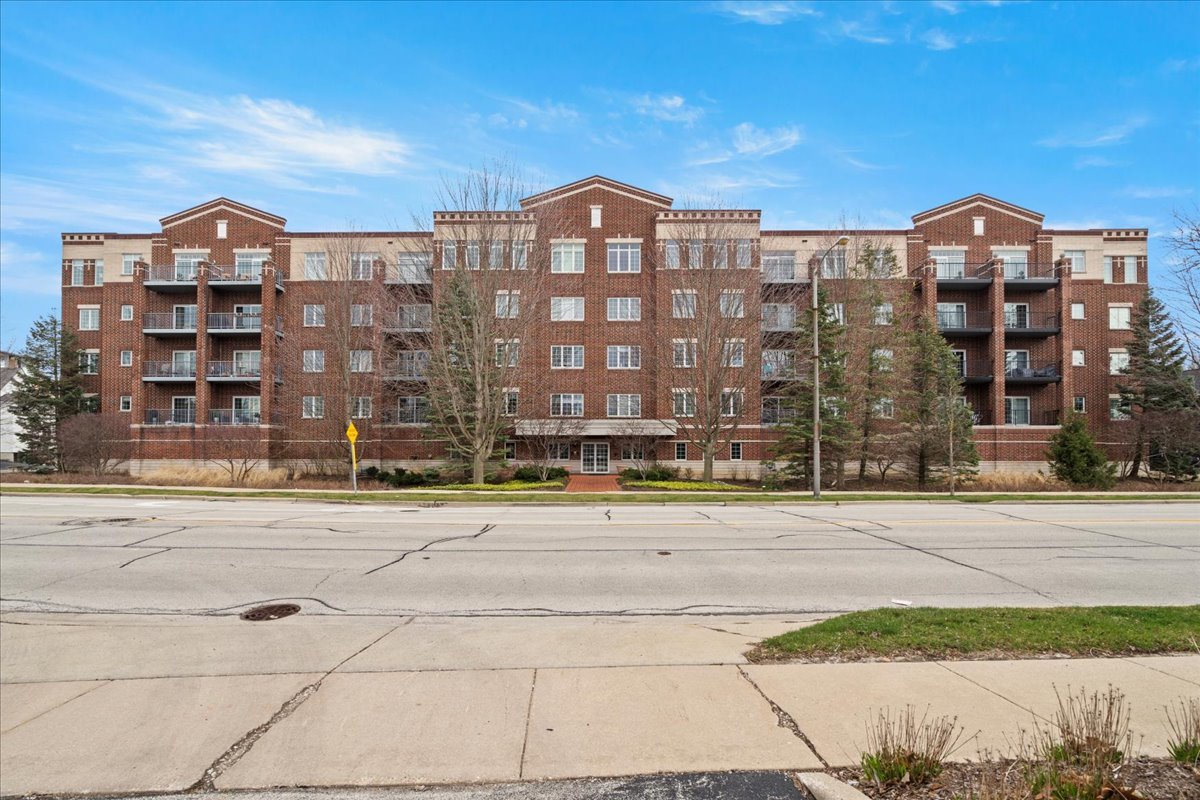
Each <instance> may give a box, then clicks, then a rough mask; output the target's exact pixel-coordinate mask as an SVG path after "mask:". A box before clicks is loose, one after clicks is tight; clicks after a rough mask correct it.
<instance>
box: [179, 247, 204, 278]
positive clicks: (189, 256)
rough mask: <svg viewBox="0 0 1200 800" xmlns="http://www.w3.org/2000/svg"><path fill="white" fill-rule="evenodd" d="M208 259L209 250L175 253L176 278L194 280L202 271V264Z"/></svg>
mask: <svg viewBox="0 0 1200 800" xmlns="http://www.w3.org/2000/svg"><path fill="white" fill-rule="evenodd" d="M207 260H208V251H207V250H204V251H201V252H196V253H176V254H175V280H177V281H194V280H196V276H197V275H198V274H199V272H200V265H201V264H202V263H204V262H205V261H207Z"/></svg>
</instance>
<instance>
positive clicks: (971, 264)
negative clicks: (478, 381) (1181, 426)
mask: <svg viewBox="0 0 1200 800" xmlns="http://www.w3.org/2000/svg"><path fill="white" fill-rule="evenodd" d="M521 206H522V208H521V211H520V212H514V214H513V215H512V218H514V219H518V220H525V221H528V222H530V226H529V230H530V233H529V234H528V235H529V236H530V237H531V239H530V242H529V243H528V244H529V245H532V244H534V243H535V242H536V240H537V238H538V237H539V236H541V237H542V238H543V239H545V238H547V237H550V238H551V240H550V241H546V242H541V243H540V244H542V245H544V247H532V248H529V249H527V244H526V243H521V244H518V245H515V246H514V245H513V244H512V243H511V242H510V243H507V244H495V245H492V246H491V247H488V246H485V247H484V250H485V251H487V252H483V253H481V252H480V245H479V242H473V241H471V240H470V238H469V237H470V234H469V233H468V234H466V237H468V238H466V240H464V239H463V236H464V235H463V234H462V233H461V231H463V230H468V231H469V230H470V224H472V223H471V219H472V215H471V214H469V213H464V212H438V213H437V214H435V215H434V218H433V220H432V225H431V229H430V230H429V231H427V232H420V231H390V232H366V233H363V232H324V233H318V232H297V231H288V230H286V228H285V223H286V220H285V219H284V218H283V217H279V216H276V215H274V214H271V213H268V212H265V211H261V210H259V209H256V208H252V207H249V206H246V205H243V204H241V203H237V202H234V201H232V200H228V199H225V198H218V199H216V200H212V201H210V202H207V203H204V204H202V205H199V206H196V207H194V208H190V209H187V210H185V211H180V212H178V213H175V214H171V215H170V216H167V217H164V218H162V220H161V221H160V222H161V230H160V231H157V232H153V233H64V234H63V235H62V244H63V253H62V259H63V261H62V264H63V296H62V304H63V305H62V308H63V314H64V317H65V319H66V320H67V322H68V324H73V325H75V326H76V328H77V330H78V333H79V339H80V344H81V347H82V348H83V349H84V351H85V354H84V357H83V363H84V365H85V369H84V371H85V373H86V377H85V385H86V390H87V391H88V392H89V393H90V394H91V395H93V396H94V397H95V403H96V404H97V407H98V409H99V410H101V411H103V412H111V413H118V414H125V415H128V419H129V423H130V430H131V437H132V439H133V441H134V443H135V448H134V459H133V461H132V463H131V468H132V470H133V471H135V472H138V471H146V470H150V469H154V468H157V467H160V466H163V465H168V464H180V465H199V464H202V463H205V461H206V459H208V458H210V454H209V453H208V449H211V447H212V446H213V444H212V443H213V442H214V441H215V440H216V438H217V437H219V436H221V435H223V434H225V433H226V432H228V431H229V430H231V429H234V428H236V429H238V430H239V431H242V432H246V431H256V432H257V435H255V436H252V437H250V438H249V439H247V440H246V442H247V444H246V445H245V446H251V447H257V448H260V450H261V452H262V454H263V455H264V457H265V458H267V459H274V458H280V457H284V456H283V454H286V457H287V458H297V457H303V451H304V443H305V442H307V441H315V440H316V439H318V438H320V437H322V436H325V435H327V434H325V433H317V432H316V431H317V427H318V426H321V425H323V426H324V427H325V428H329V424H330V422H332V424H333V425H334V426H335V427H336V429H337V430H340V429H342V428H344V426H345V423H346V422H348V421H349V420H345V419H342V418H341V417H343V416H346V415H344V414H343V413H342V412H341V411H340V410H335V409H338V404H337V403H335V402H333V398H331V397H329V395H332V394H336V393H337V392H338V391H339V390H338V389H337V388H336V387H334V386H333V385H332V383H331V381H332V380H333V378H332V377H331V376H330V373H332V372H334V371H335V370H333V369H332V368H330V369H326V367H327V366H330V367H331V366H332V365H326V364H325V360H326V355H325V351H324V350H322V349H321V343H320V338H319V334H320V328H321V326H322V325H323V324H324V322H325V313H326V311H325V306H324V305H323V304H322V300H323V298H325V297H327V296H328V295H329V293H330V292H331V291H332V289H331V286H330V281H329V275H328V273H327V271H326V259H327V256H328V255H329V254H330V253H332V252H333V251H334V250H336V249H337V248H339V247H340V248H345V247H346V246H347V243H348V242H352V243H353V245H352V246H353V247H354V248H355V250H356V252H355V253H354V254H353V256H352V264H351V272H352V274H351V276H350V277H351V278H352V279H354V280H355V281H359V282H361V284H362V286H363V287H364V288H365V287H368V286H369V287H370V289H371V291H372V292H375V293H376V294H373V295H372V296H373V297H379V298H386V297H388V296H389V293H394V297H395V298H396V299H395V303H394V305H392V306H391V307H390V308H386V309H379V310H374V309H372V308H364V309H360V307H358V306H355V315H356V320H355V322H354V324H355V325H356V326H361V327H364V328H368V329H370V330H372V331H375V332H376V339H375V341H378V342H389V343H390V344H389V347H390V349H389V355H388V356H387V359H386V361H387V363H386V364H385V363H384V358H382V357H380V355H375V356H373V355H371V354H368V353H367V352H364V351H362V350H356V351H355V355H354V357H353V360H355V362H356V363H355V365H354V369H353V372H355V373H358V379H359V380H360V381H363V380H364V379H365V380H366V381H367V382H366V383H361V382H360V383H359V384H358V385H359V386H362V387H364V388H359V389H356V390H355V392H356V394H355V397H354V398H353V401H352V403H351V405H350V413H349V414H348V416H350V417H352V418H353V421H354V423H355V425H356V427H357V428H358V429H359V431H360V439H359V452H360V460H361V461H362V462H363V463H364V464H380V465H382V466H387V467H391V466H413V465H427V464H435V463H438V462H440V461H441V460H442V459H444V458H445V455H446V449H445V447H444V445H443V444H442V443H439V442H437V441H434V440H433V439H431V438H430V437H429V436H428V435H427V434H428V431H427V426H426V425H424V424H423V419H424V417H425V414H426V403H425V401H424V400H423V398H422V394H423V393H424V383H423V363H424V361H425V359H426V358H427V357H426V356H425V351H424V350H423V349H422V347H423V346H424V347H428V345H422V344H421V341H422V336H423V335H425V334H427V333H428V330H429V329H430V327H431V326H432V324H433V322H432V302H433V298H434V297H435V295H436V292H437V291H438V290H439V289H438V287H439V285H440V284H441V282H442V281H444V276H445V275H446V274H448V273H447V269H449V268H451V267H452V266H454V265H455V264H457V265H458V266H460V267H462V266H464V265H466V266H467V267H469V268H478V267H479V266H480V263H481V261H482V262H484V268H487V267H492V266H495V267H499V268H505V269H512V268H514V267H518V268H519V267H525V268H527V269H528V270H529V271H530V273H531V274H536V275H537V276H538V277H539V283H541V285H543V286H544V288H545V291H546V294H547V297H548V299H551V301H552V302H551V303H548V304H546V306H545V307H541V308H540V309H539V312H538V316H539V319H523V320H522V325H523V327H524V329H525V331H526V332H527V333H526V334H525V335H524V336H525V338H524V341H523V342H522V356H521V357H522V358H532V359H534V361H533V362H531V363H532V364H533V365H534V368H535V369H537V370H538V371H539V373H538V374H540V375H541V376H543V377H544V380H540V381H538V386H537V388H536V389H528V388H527V389H525V390H524V391H523V392H522V393H521V394H520V399H519V401H518V400H517V399H516V397H517V395H516V392H517V391H518V390H521V389H522V387H514V388H513V391H514V403H517V402H520V403H521V404H523V412H524V413H523V415H522V417H523V418H526V417H529V416H530V415H531V414H532V416H533V417H537V416H539V415H541V411H540V410H539V409H544V411H545V415H544V416H547V417H549V416H550V415H551V414H553V415H555V416H562V415H568V416H577V417H578V418H579V427H578V428H577V430H576V432H575V434H574V436H573V438H572V441H570V442H566V443H563V445H562V446H561V448H559V449H560V452H558V453H557V455H558V457H559V459H558V460H559V461H560V463H562V464H563V465H564V466H567V467H568V468H570V469H572V470H573V471H585V472H607V471H615V470H617V469H619V468H621V467H622V466H623V464H622V455H623V454H622V453H621V452H619V449H618V448H617V447H615V446H614V444H613V435H614V432H615V431H616V430H617V426H618V425H626V426H627V425H628V424H629V421H630V420H631V419H632V420H640V422H638V423H637V424H640V425H642V426H643V427H644V431H645V432H646V433H648V434H652V435H653V436H654V437H656V442H657V444H656V453H657V456H658V457H659V458H660V459H661V460H664V461H674V462H677V463H678V464H680V465H682V466H690V467H692V468H693V469H696V470H697V471H698V468H699V463H700V454H699V452H698V451H697V449H696V447H695V445H694V444H689V443H688V441H687V437H685V436H683V435H681V432H680V426H679V417H678V416H677V415H678V414H686V413H687V411H688V408H687V407H686V406H687V403H686V401H683V400H681V398H680V397H679V396H678V395H679V389H678V388H677V387H678V385H679V381H678V380H677V379H676V378H675V377H674V376H675V375H677V374H678V373H677V372H676V370H678V369H679V368H680V367H683V368H686V364H682V365H681V364H680V363H679V359H680V357H681V356H680V354H679V350H678V347H677V343H678V339H676V338H673V333H672V330H673V329H672V319H673V317H675V316H677V313H673V309H672V307H673V304H675V303H677V302H678V298H677V297H676V296H675V295H677V294H678V293H679V290H678V289H674V290H673V289H672V288H671V287H672V286H673V285H675V284H673V283H672V277H671V274H670V271H671V270H672V269H674V268H677V267H678V266H679V261H680V259H682V260H683V261H684V262H685V263H686V261H687V259H688V257H689V255H690V254H689V247H690V246H691V239H689V234H688V233H687V231H688V230H689V228H688V226H689V225H690V224H692V223H693V222H695V221H697V220H701V221H705V222H711V221H713V220H717V221H719V223H720V225H721V226H722V228H721V230H722V231H723V233H722V234H721V237H722V238H721V240H720V243H719V247H718V248H717V250H716V251H715V252H718V253H719V255H717V256H712V257H713V258H716V259H717V260H718V261H719V264H718V265H719V266H722V267H727V268H729V269H730V270H732V271H738V270H740V274H742V275H745V276H747V277H746V280H747V281H748V283H747V285H748V286H749V287H751V288H750V291H747V292H745V293H744V299H742V300H740V301H739V311H740V313H742V314H744V315H746V316H747V317H749V318H751V319H752V320H753V321H754V322H755V323H758V324H756V325H754V327H755V329H756V330H755V332H754V335H752V336H750V337H748V338H747V339H746V340H745V342H744V345H743V346H741V347H739V351H738V363H739V364H741V365H742V367H741V368H742V369H745V370H748V371H750V372H748V373H747V374H748V375H750V376H752V379H751V380H747V381H745V383H744V385H743V386H742V387H741V388H740V389H739V391H738V393H737V394H738V397H736V398H731V399H730V409H729V410H730V412H731V413H733V414H735V415H737V417H738V426H737V431H736V433H735V434H734V435H733V436H732V437H731V439H732V440H731V441H730V442H729V443H728V444H724V445H723V446H722V448H721V452H719V453H718V454H717V456H716V459H717V461H716V467H717V471H718V473H719V474H729V473H730V472H733V471H738V472H741V473H742V474H749V473H752V472H753V471H755V469H756V468H757V464H758V462H759V461H760V460H762V459H764V458H766V457H767V456H768V448H769V445H770V442H771V441H772V440H773V438H774V434H773V427H774V424H775V423H776V422H777V421H778V419H779V417H780V415H781V414H782V413H785V411H784V409H783V408H782V407H781V405H780V401H779V399H778V396H779V394H780V392H779V386H780V381H781V379H785V380H788V379H795V375H794V372H793V367H794V365H792V364H791V363H790V361H789V359H790V358H791V356H789V355H788V354H787V353H786V352H784V351H786V349H787V344H786V335H787V332H788V331H789V330H790V329H791V328H792V327H793V323H794V321H795V319H797V318H798V317H799V315H800V313H802V310H803V308H805V307H806V306H807V304H808V302H809V294H808V292H809V288H810V273H811V270H812V269H813V268H818V269H820V270H821V274H820V277H821V279H822V280H826V281H833V282H836V281H837V280H839V279H840V278H842V277H844V276H845V274H846V266H845V265H846V263H847V258H846V255H845V253H843V252H842V250H843V249H844V248H843V247H840V246H839V244H838V242H839V240H840V239H841V238H842V237H843V236H847V237H849V236H853V237H854V238H855V239H861V238H863V237H866V238H868V239H869V240H870V241H871V243H872V245H873V246H874V247H876V248H887V247H890V248H892V250H893V251H894V253H895V255H896V258H897V262H898V269H897V270H896V272H895V274H894V275H893V276H892V277H891V278H890V279H889V280H890V281H894V289H893V291H897V292H901V293H905V294H906V295H907V296H908V297H910V298H911V300H912V302H913V303H914V304H915V306H916V307H917V308H919V309H920V311H921V313H925V314H929V315H934V316H935V317H936V319H937V324H938V327H939V329H940V330H941V331H942V332H943V334H944V335H945V337H946V338H947V340H948V341H949V342H950V343H951V345H952V347H953V348H954V349H955V350H956V351H957V352H958V354H959V357H960V360H961V365H962V366H961V368H962V373H963V376H964V383H965V388H964V393H965V395H966V401H967V402H968V403H969V404H970V405H971V407H972V408H973V409H974V411H975V415H976V421H977V425H976V428H975V438H976V442H977V444H978V447H979V452H980V457H981V459H982V461H983V465H982V466H983V468H984V469H990V468H1004V469H1022V468H1036V467H1037V466H1040V465H1041V464H1042V463H1043V459H1044V452H1045V446H1046V440H1047V438H1048V436H1049V434H1050V433H1051V432H1052V431H1053V430H1054V429H1055V426H1056V424H1057V421H1058V419H1059V417H1060V415H1061V414H1063V413H1064V412H1065V411H1069V410H1071V409H1074V410H1076V411H1081V412H1083V413H1085V414H1086V415H1087V418H1088V420H1089V423H1090V425H1091V427H1092V430H1093V433H1094V434H1095V435H1096V436H1097V438H1098V440H1099V441H1101V442H1102V443H1107V444H1110V445H1116V444H1117V443H1119V442H1121V441H1122V440H1123V436H1124V435H1123V433H1122V431H1121V428H1122V426H1123V425H1124V420H1123V417H1124V413H1123V411H1122V409H1121V408H1120V406H1119V404H1118V402H1117V397H1116V382H1117V380H1118V379H1117V378H1116V377H1115V376H1116V374H1117V373H1118V372H1119V370H1120V369H1121V368H1122V367H1123V366H1124V363H1125V359H1126V358H1127V356H1126V354H1125V349H1124V348H1125V347H1126V345H1127V342H1128V340H1129V336H1130V333H1129V325H1130V318H1131V314H1132V313H1133V309H1134V308H1135V306H1136V305H1137V303H1138V302H1139V300H1140V298H1141V297H1142V296H1143V294H1144V292H1145V288H1146V280H1147V278H1146V276H1147V265H1146V242H1147V231H1146V230H1145V229H1117V230H1048V229H1045V228H1043V227H1042V222H1043V216H1042V215H1041V214H1039V213H1037V212H1034V211H1030V210H1028V209H1025V208H1022V207H1020V206H1016V205H1013V204H1011V203H1007V202H1004V201H1001V200H997V199H995V198H992V197H988V196H986V195H982V194H976V195H972V196H970V197H966V198H963V199H960V200H955V201H953V202H950V203H947V204H945V205H941V206H938V207H936V208H932V209H930V210H928V211H922V212H920V213H918V214H916V215H914V216H913V218H912V220H913V225H912V227H911V228H908V229H903V230H873V231H835V230H824V231H817V230H762V229H761V227H760V212H759V211H755V210H739V211H682V210H676V209H674V208H673V207H672V200H671V198H668V197H664V196H662V195H658V194H655V193H653V192H649V191H646V190H643V189H639V188H637V187H633V186H629V185H626V184H622V183H619V182H616V181H612V180H609V179H606V178H602V177H598V176H597V177H592V178H587V179H585V180H581V181H578V182H576V183H571V184H568V185H565V186H561V187H558V188H556V189H552V190H550V191H547V192H543V193H540V194H537V195H534V196H531V197H528V198H525V199H524V200H522V202H521ZM547 209H553V211H554V213H555V215H556V218H557V219H559V220H565V221H566V222H567V224H568V227H569V230H570V233H569V235H562V231H557V232H556V233H555V234H554V235H553V236H551V235H550V234H549V232H548V231H541V232H539V231H538V230H536V224H535V222H534V221H535V220H536V219H537V218H538V214H539V213H541V212H544V211H546V210H547ZM522 215H524V216H522ZM464 226H465V227H464ZM694 235H695V234H691V236H693V237H694ZM518 249H519V250H518ZM526 258H528V259H529V261H528V263H525V259H526ZM451 259H453V261H451ZM518 262H520V263H519V265H518ZM739 291H740V290H739ZM508 302H509V301H508V300H505V301H504V303H506V304H507V303H508ZM513 302H514V303H515V302H516V301H515V300H514V301H513ZM384 304H385V305H386V301H385V303H384ZM505 307H506V308H507V305H506V306H505ZM497 312H498V313H500V312H501V300H500V299H497ZM759 321H761V322H759ZM781 335H782V336H783V337H784V340H783V341H784V344H782V345H781V344H779V343H778V342H779V341H780V338H779V337H780V336H781ZM781 348H782V349H781ZM683 358H684V359H685V360H686V355H685V356H683ZM735 401H736V402H735ZM681 403H682V405H681ZM531 409H532V410H531ZM327 412H328V413H327ZM522 424H523V423H518V424H517V425H516V426H515V430H514V435H513V437H512V438H511V439H510V440H509V444H508V445H507V446H508V447H510V448H512V450H510V452H509V455H510V456H513V455H515V456H516V458H517V459H518V460H519V459H521V458H522V457H523V452H522V446H523V445H522V441H521V431H522V428H521V425H522Z"/></svg>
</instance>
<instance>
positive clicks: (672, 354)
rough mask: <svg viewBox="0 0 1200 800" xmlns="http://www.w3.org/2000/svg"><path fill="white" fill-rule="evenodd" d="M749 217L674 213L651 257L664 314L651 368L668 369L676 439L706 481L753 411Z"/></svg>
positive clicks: (755, 296) (754, 311)
mask: <svg viewBox="0 0 1200 800" xmlns="http://www.w3.org/2000/svg"><path fill="white" fill-rule="evenodd" d="M757 221H758V220H757V216H751V212H740V211H724V210H697V211H679V212H674V213H673V214H672V215H671V218H670V221H669V224H667V225H665V226H664V228H665V230H666V232H667V238H666V240H665V241H663V242H661V243H660V245H661V246H660V248H659V249H658V251H657V253H656V254H655V258H657V259H658V261H659V263H658V265H657V269H658V274H659V281H660V285H665V286H666V287H667V289H668V290H669V296H668V295H666V294H663V293H662V291H661V290H660V302H661V303H666V304H667V305H666V308H665V309H664V313H665V314H668V315H669V321H668V325H667V329H668V330H669V331H670V335H669V336H668V337H666V339H667V341H663V342H661V343H660V345H659V346H660V348H662V350H661V352H660V355H659V359H658V363H660V364H665V365H672V369H671V389H672V393H673V409H672V411H673V417H674V419H675V420H676V422H677V424H678V429H677V430H678V434H679V435H681V436H683V437H684V438H686V439H687V440H688V441H690V442H691V443H692V444H694V445H695V446H696V447H697V448H698V449H699V450H700V452H701V453H702V454H703V458H704V470H703V477H704V480H712V479H713V462H714V460H715V459H716V455H717V452H718V450H719V449H721V448H722V447H723V446H727V445H728V444H729V442H730V441H732V440H733V438H734V436H735V435H736V433H737V431H738V428H739V426H740V425H741V424H743V422H744V415H745V413H746V411H747V408H748V407H750V408H754V409H756V408H757V405H756V404H757V400H758V386H759V373H758V372H757V371H756V369H755V365H757V364H758V362H759V350H760V342H759V316H760V296H759V285H760V282H759V274H758V269H757V267H758V259H757V257H756V253H755V241H754V239H755V237H756V236H757V227H758V226H757Z"/></svg>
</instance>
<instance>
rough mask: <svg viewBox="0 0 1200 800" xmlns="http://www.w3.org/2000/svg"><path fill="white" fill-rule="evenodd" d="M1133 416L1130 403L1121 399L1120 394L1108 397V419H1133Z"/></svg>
mask: <svg viewBox="0 0 1200 800" xmlns="http://www.w3.org/2000/svg"><path fill="white" fill-rule="evenodd" d="M1132 417H1133V414H1132V412H1131V411H1130V409H1129V403H1127V402H1125V401H1124V400H1122V399H1121V395H1119V394H1110V395H1109V396H1108V418H1109V419H1115V420H1125V419H1132Z"/></svg>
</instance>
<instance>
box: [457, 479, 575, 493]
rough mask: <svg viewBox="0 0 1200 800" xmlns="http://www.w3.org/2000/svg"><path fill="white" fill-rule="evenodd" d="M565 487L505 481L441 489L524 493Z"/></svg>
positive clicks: (558, 484)
mask: <svg viewBox="0 0 1200 800" xmlns="http://www.w3.org/2000/svg"><path fill="white" fill-rule="evenodd" d="M564 485H565V482H564V481H562V480H557V481H505V482H504V483H449V484H446V485H445V486H441V487H439V488H441V489H456V490H459V491H469V492H524V491H529V490H538V489H561V488H563V486H564Z"/></svg>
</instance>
